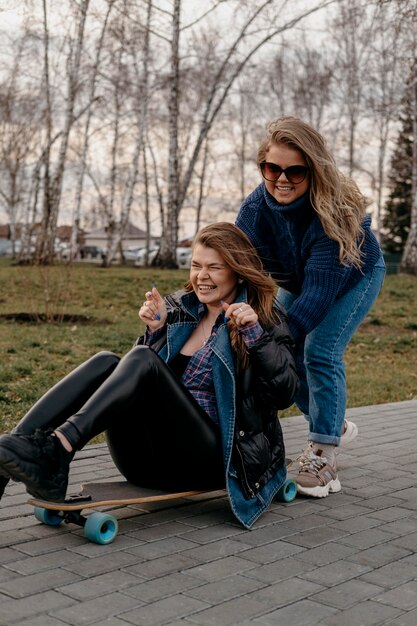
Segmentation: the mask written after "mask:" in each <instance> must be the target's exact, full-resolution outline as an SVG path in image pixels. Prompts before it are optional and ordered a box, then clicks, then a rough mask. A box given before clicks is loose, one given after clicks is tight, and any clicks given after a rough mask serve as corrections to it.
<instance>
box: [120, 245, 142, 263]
mask: <svg viewBox="0 0 417 626" xmlns="http://www.w3.org/2000/svg"><path fill="white" fill-rule="evenodd" d="M143 249H144V248H143V246H129V247H128V248H126V250H123V256H124V258H125V260H126V261H136V258H137V256H138V253H139V252H140V251H141V250H143Z"/></svg>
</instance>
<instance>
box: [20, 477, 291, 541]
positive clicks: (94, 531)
mask: <svg viewBox="0 0 417 626" xmlns="http://www.w3.org/2000/svg"><path fill="white" fill-rule="evenodd" d="M219 492H220V493H223V494H225V493H226V492H225V491H224V490H221V489H220V490H219V489H217V490H200V491H177V492H170V491H161V490H158V489H148V488H146V487H138V486H136V485H133V484H132V483H129V482H127V481H125V480H123V481H119V482H98V483H84V484H83V485H81V491H80V493H79V494H76V495H72V496H69V497H68V498H66V499H65V501H64V502H48V501H47V500H38V499H36V498H31V499H30V500H29V504H31V505H33V506H34V507H35V517H36V519H37V520H38V521H40V522H42V523H43V524H47V525H48V526H59V525H60V524H61V523H62V522H66V523H70V522H71V523H73V524H77V525H78V526H82V527H83V529H84V536H85V537H86V538H87V539H89V540H90V541H93V542H94V543H100V544H107V543H111V542H112V541H113V540H114V539H115V537H116V535H117V532H118V522H117V518H116V517H115V516H114V515H111V514H109V513H103V512H94V513H91V514H90V515H88V516H87V517H86V516H84V515H82V511H83V510H86V509H98V508H101V507H107V506H128V505H131V504H146V503H150V502H162V501H164V500H178V499H181V498H189V497H191V496H198V495H202V494H208V493H213V494H214V493H219ZM296 492H297V487H296V485H295V483H294V481H292V480H291V479H290V480H287V481H286V482H285V483H284V484H283V486H282V487H281V489H280V490H279V492H278V494H277V496H276V499H278V500H281V501H283V502H291V501H292V500H293V499H294V498H295V495H296Z"/></svg>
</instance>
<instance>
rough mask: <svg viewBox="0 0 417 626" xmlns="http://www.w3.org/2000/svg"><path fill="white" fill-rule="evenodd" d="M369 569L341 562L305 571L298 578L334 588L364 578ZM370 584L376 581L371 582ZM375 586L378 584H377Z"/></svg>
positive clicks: (357, 564) (356, 564)
mask: <svg viewBox="0 0 417 626" xmlns="http://www.w3.org/2000/svg"><path fill="white" fill-rule="evenodd" d="M369 569H370V568H369V567H367V566H366V565H361V564H360V563H350V562H349V561H344V560H340V561H335V562H334V563H329V564H328V565H324V566H322V567H317V568H315V569H314V570H312V571H309V572H306V571H304V572H303V573H299V574H298V576H299V577H300V578H305V579H306V580H311V581H312V582H315V583H318V584H319V585H325V586H326V587H334V586H335V585H339V584H340V583H342V582H344V581H346V580H350V579H351V578H357V577H358V576H360V575H361V574H363V575H364V576H363V578H364V577H365V572H368V571H369ZM364 579H365V578H364ZM369 582H374V581H372V580H370V581H369ZM375 584H378V583H377V582H375ZM381 586H383V585H381Z"/></svg>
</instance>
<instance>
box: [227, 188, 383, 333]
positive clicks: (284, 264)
mask: <svg viewBox="0 0 417 626" xmlns="http://www.w3.org/2000/svg"><path fill="white" fill-rule="evenodd" d="M236 225H237V226H238V227H239V228H241V229H242V230H243V231H244V232H245V233H246V234H247V235H248V236H249V238H250V239H251V241H252V243H253V244H254V246H255V247H256V249H257V251H258V253H259V255H260V257H261V259H262V261H263V264H264V267H265V269H266V271H268V272H269V273H270V274H271V275H272V276H273V277H274V278H275V280H276V281H277V282H278V284H279V285H280V287H282V288H283V289H285V290H287V291H289V292H290V293H292V294H295V295H296V296H298V297H297V298H296V300H295V301H294V303H293V305H292V306H291V308H290V309H289V311H288V316H289V326H290V330H291V332H292V334H293V336H294V339H296V340H300V339H302V338H303V337H305V336H306V335H307V334H308V333H309V332H311V331H312V330H313V329H314V328H315V327H316V326H317V325H318V324H320V322H321V321H322V320H323V319H324V318H325V317H326V314H327V312H328V311H329V309H330V307H331V306H332V304H333V303H334V302H335V300H337V298H339V297H341V296H343V295H345V294H346V293H347V292H348V291H349V290H350V289H352V288H354V287H355V285H356V284H357V282H358V281H359V280H360V279H361V278H362V276H364V275H365V274H367V273H368V272H370V271H371V270H372V269H373V267H374V266H375V264H376V262H377V261H378V260H379V258H380V257H381V248H380V246H379V244H378V242H377V240H376V238H375V236H374V235H373V233H372V231H371V217H370V216H369V215H367V216H365V218H364V220H363V223H362V228H363V230H364V233H365V240H364V242H363V244H362V247H361V254H362V257H361V259H362V267H361V269H360V270H358V269H357V268H356V267H354V266H353V265H352V264H349V265H343V264H342V263H341V262H340V260H339V244H338V243H337V241H334V240H333V239H330V238H329V237H328V236H327V235H326V233H325V232H324V229H323V226H322V225H321V222H320V219H319V217H318V215H317V213H316V212H315V211H314V209H313V207H312V205H311V203H310V199H309V193H308V192H307V193H306V194H304V195H303V196H302V197H301V198H298V199H297V200H296V201H295V202H293V203H291V204H288V205H282V204H279V203H278V202H277V201H276V200H275V198H274V197H273V196H272V195H271V194H270V193H269V192H268V190H267V189H266V187H265V185H264V184H263V183H261V184H260V185H259V186H258V187H257V188H256V189H255V190H254V191H253V192H252V193H251V194H250V195H249V196H248V197H247V198H246V199H245V200H244V202H243V203H242V206H241V208H240V211H239V214H238V216H237V219H236Z"/></svg>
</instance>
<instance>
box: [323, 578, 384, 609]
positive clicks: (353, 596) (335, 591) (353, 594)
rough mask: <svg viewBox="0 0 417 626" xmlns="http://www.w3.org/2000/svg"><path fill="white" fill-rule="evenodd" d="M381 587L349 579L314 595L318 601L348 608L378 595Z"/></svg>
mask: <svg viewBox="0 0 417 626" xmlns="http://www.w3.org/2000/svg"><path fill="white" fill-rule="evenodd" d="M381 591H382V589H381V587H378V586H377V585H373V584H371V583H366V582H364V581H359V580H348V581H346V582H343V583H341V584H340V585H336V586H334V587H332V588H331V589H326V590H325V591H321V592H320V593H317V594H316V595H314V596H313V597H312V600H315V601H316V602H323V603H324V604H329V605H330V606H334V607H335V608H336V609H348V608H349V607H351V606H354V605H356V604H358V603H359V602H362V601H363V600H369V599H370V598H373V597H375V596H378V594H380V593H381Z"/></svg>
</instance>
